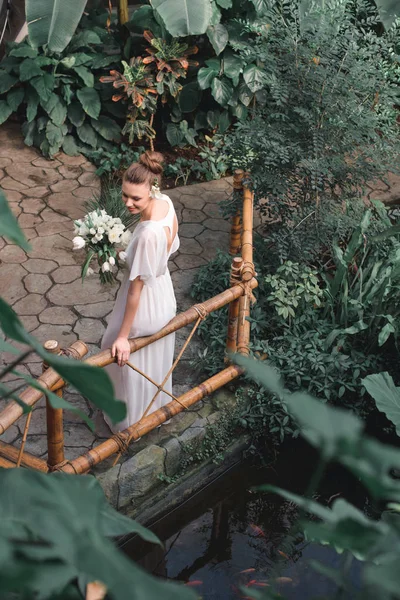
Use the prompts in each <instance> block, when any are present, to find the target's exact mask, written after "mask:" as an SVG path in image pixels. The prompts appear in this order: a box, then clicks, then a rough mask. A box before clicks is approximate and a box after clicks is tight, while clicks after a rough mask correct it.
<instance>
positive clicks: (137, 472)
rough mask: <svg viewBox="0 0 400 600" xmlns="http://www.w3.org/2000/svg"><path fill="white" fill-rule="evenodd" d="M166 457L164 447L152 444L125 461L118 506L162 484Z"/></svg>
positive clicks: (127, 503) (121, 473) (121, 475)
mask: <svg viewBox="0 0 400 600" xmlns="http://www.w3.org/2000/svg"><path fill="white" fill-rule="evenodd" d="M164 459H165V450H164V448H160V447H159V446H155V445H151V446H148V447H147V448H145V449H144V450H142V451H141V452H139V453H138V454H136V455H135V456H133V457H132V458H129V459H128V460H127V461H125V462H124V463H123V465H122V466H121V471H120V475H119V502H118V508H122V507H124V506H127V505H129V504H131V502H132V500H133V499H135V498H138V497H140V496H143V495H144V494H146V492H148V491H150V490H151V489H152V488H154V487H155V486H157V485H158V484H160V480H159V475H161V474H162V473H164Z"/></svg>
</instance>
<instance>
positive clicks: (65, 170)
mask: <svg viewBox="0 0 400 600" xmlns="http://www.w3.org/2000/svg"><path fill="white" fill-rule="evenodd" d="M58 172H59V173H61V175H62V176H63V177H65V179H78V177H79V176H80V175H81V174H82V169H81V167H80V166H77V165H62V166H61V167H59V169H58Z"/></svg>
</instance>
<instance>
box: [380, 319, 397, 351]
mask: <svg viewBox="0 0 400 600" xmlns="http://www.w3.org/2000/svg"><path fill="white" fill-rule="evenodd" d="M391 333H396V328H395V327H394V325H392V324H391V323H386V325H385V326H384V327H382V329H381V330H380V332H379V335H378V345H379V347H380V346H383V344H385V343H386V342H387V341H388V339H389V337H390V334H391Z"/></svg>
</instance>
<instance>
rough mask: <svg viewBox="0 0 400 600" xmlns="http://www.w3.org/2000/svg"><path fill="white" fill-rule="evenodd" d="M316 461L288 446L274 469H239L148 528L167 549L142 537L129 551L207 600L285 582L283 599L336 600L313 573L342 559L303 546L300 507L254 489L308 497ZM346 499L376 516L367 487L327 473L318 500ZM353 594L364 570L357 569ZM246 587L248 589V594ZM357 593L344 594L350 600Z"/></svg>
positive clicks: (332, 588)
mask: <svg viewBox="0 0 400 600" xmlns="http://www.w3.org/2000/svg"><path fill="white" fill-rule="evenodd" d="M314 459H315V456H314V454H313V453H312V451H311V450H310V449H308V448H307V447H306V446H305V445H304V444H303V443H302V442H296V444H295V445H290V446H288V447H287V448H286V449H285V451H284V452H283V453H282V454H281V457H280V459H279V460H278V462H277V463H276V464H275V465H274V468H268V467H255V466H254V465H252V464H251V463H250V462H245V463H242V464H241V465H240V466H237V467H236V468H235V469H232V470H231V471H230V472H227V473H225V475H223V476H222V477H220V478H219V479H218V480H217V481H215V482H214V483H213V484H211V485H210V486H208V487H207V489H205V490H202V492H201V493H200V494H198V495H197V496H196V497H194V498H192V499H191V500H190V501H189V502H186V503H185V504H184V505H183V506H181V508H180V509H178V510H175V511H173V512H172V513H170V514H167V515H166V516H165V517H164V518H162V519H161V520H159V521H158V522H156V523H154V524H152V525H151V526H150V528H151V529H152V530H153V531H154V532H155V533H156V534H157V535H158V536H159V538H160V539H161V540H162V541H163V543H164V549H159V548H154V547H152V546H149V545H146V544H144V543H142V542H140V541H139V540H138V539H137V538H136V539H135V540H131V541H130V542H129V543H127V544H125V546H124V550H125V551H126V552H127V554H129V555H130V556H131V557H132V558H134V559H135V560H137V561H138V562H139V563H140V564H142V566H144V567H145V568H146V569H147V570H148V571H150V572H152V573H154V574H155V575H159V576H161V577H167V578H169V579H173V580H178V581H182V582H185V583H186V584H187V585H190V586H191V587H192V588H193V589H194V590H196V591H197V592H198V594H199V597H201V598H204V599H205V600H213V599H215V600H217V599H218V600H234V599H235V600H236V599H238V598H246V589H248V588H250V587H251V588H253V589H258V590H260V591H261V590H262V589H263V588H265V587H266V586H267V585H269V583H270V582H271V581H272V579H275V578H276V577H280V578H281V579H280V580H279V583H278V590H279V592H280V593H281V594H282V595H283V596H284V597H285V598H287V599H288V600H294V599H296V600H308V599H311V598H327V597H333V596H334V594H335V592H336V591H337V588H336V585H335V584H334V583H333V582H332V581H330V580H329V579H327V578H326V577H325V576H322V575H319V574H318V573H316V571H315V570H314V569H312V568H311V566H310V560H312V559H314V560H318V561H321V562H323V563H324V564H326V565H329V566H330V567H331V568H333V569H336V568H338V567H339V566H340V564H341V563H342V562H343V560H344V557H342V556H340V555H337V554H336V553H335V552H333V551H332V550H331V549H329V548H328V547H321V546H318V545H316V544H312V543H311V544H310V543H307V542H305V541H304V539H303V538H302V536H301V534H300V532H297V533H296V531H295V530H293V528H292V525H293V523H294V522H295V520H296V515H297V508H296V506H295V505H293V504H291V503H289V502H287V501H284V500H282V499H281V498H280V497H279V496H277V495H275V494H270V493H268V494H266V493H264V494H260V493H256V492H255V491H252V490H251V488H252V487H254V486H257V485H259V484H262V483H272V484H275V485H279V486H281V487H284V488H286V489H289V490H291V491H294V492H296V493H300V494H301V493H304V492H305V489H306V487H307V484H308V480H309V477H310V474H311V472H312V468H313V465H314ZM339 496H340V497H346V498H347V499H348V500H350V501H352V502H353V503H354V504H356V505H357V506H358V507H359V508H363V509H365V510H367V512H371V507H369V506H368V505H367V503H366V497H365V493H364V491H363V489H362V488H360V486H359V485H358V484H357V482H356V481H355V480H353V479H352V478H351V477H350V476H348V475H347V474H346V473H345V472H344V471H342V470H341V469H339V468H333V469H331V470H330V472H329V473H328V474H327V477H326V478H325V480H324V482H323V483H322V486H321V491H320V493H319V496H317V497H319V499H320V500H321V501H323V502H325V503H328V504H329V502H331V501H332V500H333V498H334V497H339ZM350 580H351V581H352V584H353V585H354V590H353V592H354V593H355V590H356V589H357V588H358V585H359V568H358V564H357V563H353V565H352V569H351V571H350ZM243 588H244V589H243ZM353 592H349V593H348V594H347V595H342V596H341V598H342V600H343V599H344V598H346V599H350V598H352V597H353Z"/></svg>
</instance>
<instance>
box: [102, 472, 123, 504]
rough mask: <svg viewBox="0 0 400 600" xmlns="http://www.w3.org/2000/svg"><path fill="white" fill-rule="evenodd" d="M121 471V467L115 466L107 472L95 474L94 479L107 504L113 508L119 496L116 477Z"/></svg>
mask: <svg viewBox="0 0 400 600" xmlns="http://www.w3.org/2000/svg"><path fill="white" fill-rule="evenodd" d="M120 471H121V465H115V466H114V467H111V469H109V470H108V471H105V472H104V473H98V474H96V479H97V481H98V482H99V483H100V485H101V487H102V488H103V492H104V495H105V497H106V498H107V500H108V502H109V503H110V504H111V505H112V506H114V508H116V507H117V505H118V495H119V486H118V477H119V474H120Z"/></svg>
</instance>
